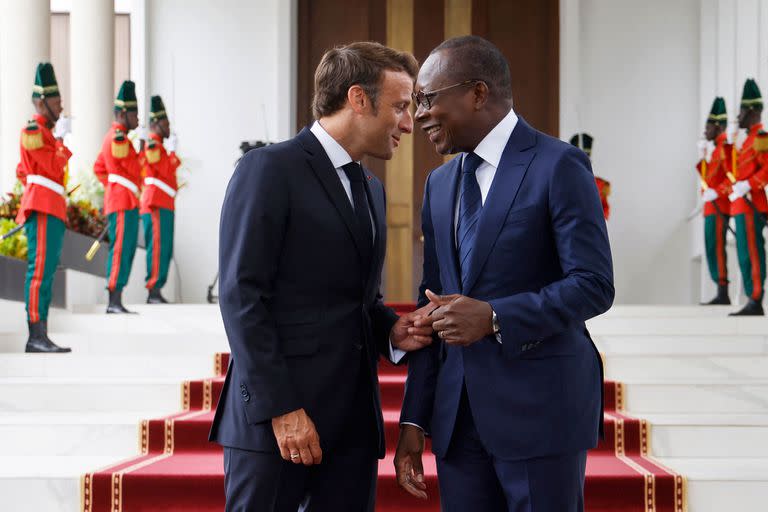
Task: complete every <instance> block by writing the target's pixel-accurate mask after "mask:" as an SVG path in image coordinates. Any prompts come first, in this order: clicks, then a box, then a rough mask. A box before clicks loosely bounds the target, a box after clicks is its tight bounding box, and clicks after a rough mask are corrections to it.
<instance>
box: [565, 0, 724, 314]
mask: <svg viewBox="0 0 768 512" xmlns="http://www.w3.org/2000/svg"><path fill="white" fill-rule="evenodd" d="M699 10H700V6H699V2H698V1H697V0H677V1H674V2H669V1H667V0H645V1H643V2H638V1H636V0H561V12H562V13H563V16H562V17H561V28H562V29H563V30H562V37H561V48H562V51H561V54H562V59H561V88H562V89H563V90H562V92H561V107H560V108H561V136H562V138H564V139H567V138H570V136H571V135H572V134H573V133H575V132H576V131H582V130H583V131H586V132H589V133H591V134H592V135H593V136H594V137H595V144H594V147H593V153H592V155H593V165H594V170H595V174H597V175H599V176H602V177H604V178H606V179H608V180H609V181H610V182H611V185H612V195H611V206H612V208H611V219H610V220H609V222H608V230H609V234H610V238H611V247H612V249H613V258H614V268H615V274H616V276H615V282H616V302H617V303H624V304H626V303H688V302H691V301H692V300H693V293H692V289H693V286H694V284H695V285H698V282H697V280H698V275H697V274H696V273H695V272H694V271H693V270H692V263H691V259H690V237H691V230H690V228H689V226H688V222H687V221H686V217H687V215H688V213H689V212H690V211H691V209H692V208H693V207H694V206H695V204H696V190H695V188H694V185H693V183H695V181H694V180H693V177H692V173H693V171H692V170H691V166H692V165H693V164H694V162H695V158H696V151H695V147H696V145H695V143H696V140H697V138H698V137H699V134H700V132H701V129H702V125H701V120H702V119H703V116H702V115H701V113H700V109H701V101H700V99H699V94H700V91H699V85H698V84H699V77H700V73H699V65H700V64H699V62H700V59H699V46H700V45H699V32H700V27H699V21H700V20H699ZM569 13H570V15H569ZM574 20H576V21H574ZM708 101H711V100H708Z"/></svg>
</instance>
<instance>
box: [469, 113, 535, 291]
mask: <svg viewBox="0 0 768 512" xmlns="http://www.w3.org/2000/svg"><path fill="white" fill-rule="evenodd" d="M535 145H536V133H535V132H534V131H533V129H532V128H531V127H530V126H529V125H528V124H527V123H526V122H525V121H524V120H523V118H522V117H521V118H520V119H519V120H518V121H517V126H515V129H514V130H513V131H512V135H511V136H510V137H509V141H507V146H506V148H505V149H504V152H503V153H502V155H501V160H500V161H499V167H498V169H496V175H495V176H494V178H493V183H492V184H491V189H490V190H489V192H488V197H486V199H485V204H484V205H483V210H482V212H481V213H480V219H479V220H478V223H477V238H476V239H475V246H474V248H473V249H472V255H471V256H470V257H469V273H468V274H467V280H466V282H465V283H463V284H462V293H464V294H469V293H470V292H471V291H472V287H473V286H474V285H475V282H476V281H477V278H478V276H479V275H480V270H482V268H483V265H485V261H486V260H487V259H488V255H489V253H490V251H491V249H492V248H493V245H494V243H495V242H496V239H497V238H498V237H499V233H501V228H502V226H503V225H504V219H506V217H507V213H508V212H509V209H510V208H511V207H512V205H513V204H514V202H515V198H516V196H517V191H518V189H519V188H520V183H522V181H523V178H524V177H525V173H526V172H527V170H528V166H529V165H530V163H531V160H533V157H534V155H535V154H536V150H535Z"/></svg>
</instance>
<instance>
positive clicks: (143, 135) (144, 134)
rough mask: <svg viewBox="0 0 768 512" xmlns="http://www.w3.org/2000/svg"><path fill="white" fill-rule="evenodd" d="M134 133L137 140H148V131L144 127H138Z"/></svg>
mask: <svg viewBox="0 0 768 512" xmlns="http://www.w3.org/2000/svg"><path fill="white" fill-rule="evenodd" d="M134 131H135V132H136V137H138V139H139V140H147V139H148V138H149V130H148V129H147V127H146V126H138V127H136V129H135V130H134Z"/></svg>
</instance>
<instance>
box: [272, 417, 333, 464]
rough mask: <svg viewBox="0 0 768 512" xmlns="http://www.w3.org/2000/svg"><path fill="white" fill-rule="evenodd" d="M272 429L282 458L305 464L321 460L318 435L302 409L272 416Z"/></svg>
mask: <svg viewBox="0 0 768 512" xmlns="http://www.w3.org/2000/svg"><path fill="white" fill-rule="evenodd" d="M272 431H273V432H274V433H275V438H276V439H277V446H278V447H279V448H280V456H282V457H283V459H285V460H287V461H290V462H293V463H294V464H304V465H305V466H311V465H313V464H320V462H322V460H323V451H322V449H321V448H320V436H319V435H318V433H317V430H316V429H315V424H314V423H313V422H312V420H311V419H310V418H309V416H307V413H306V412H305V411H304V409H298V410H295V411H292V412H289V413H287V414H283V415H282V416H278V417H276V418H272Z"/></svg>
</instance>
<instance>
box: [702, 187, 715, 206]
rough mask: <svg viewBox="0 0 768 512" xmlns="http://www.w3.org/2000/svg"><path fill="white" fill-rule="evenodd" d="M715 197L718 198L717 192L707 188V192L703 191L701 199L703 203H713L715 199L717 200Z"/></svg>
mask: <svg viewBox="0 0 768 512" xmlns="http://www.w3.org/2000/svg"><path fill="white" fill-rule="evenodd" d="M717 196H718V194H717V190H715V189H713V188H708V189H707V190H705V191H704V193H703V194H701V198H702V199H703V200H704V202H705V203H708V202H710V201H714V200H715V199H717Z"/></svg>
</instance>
